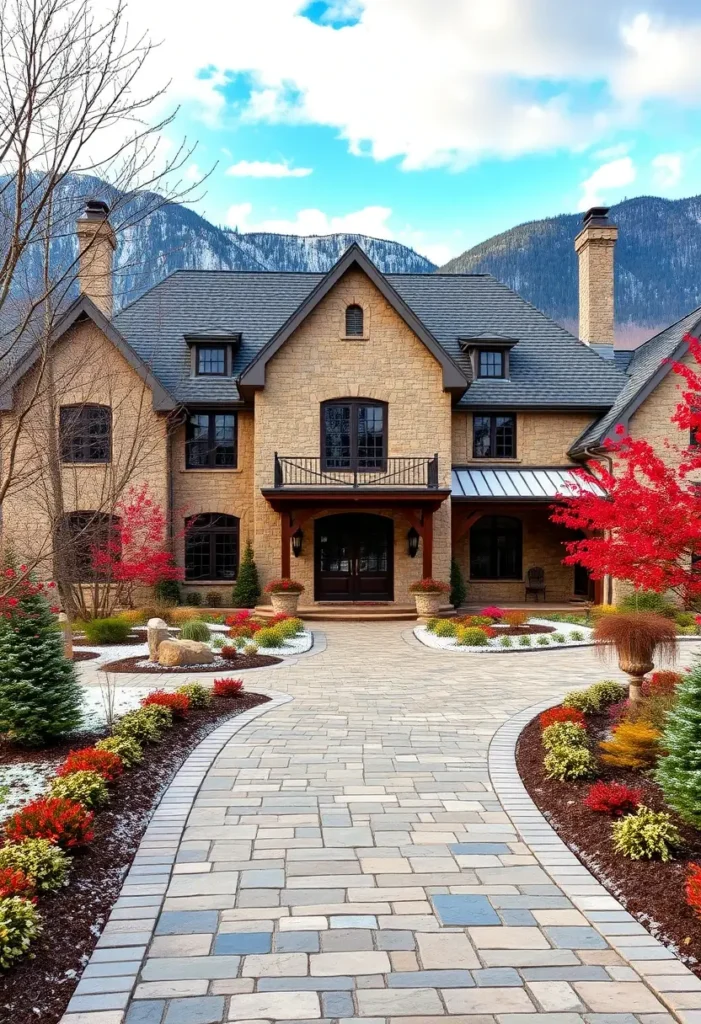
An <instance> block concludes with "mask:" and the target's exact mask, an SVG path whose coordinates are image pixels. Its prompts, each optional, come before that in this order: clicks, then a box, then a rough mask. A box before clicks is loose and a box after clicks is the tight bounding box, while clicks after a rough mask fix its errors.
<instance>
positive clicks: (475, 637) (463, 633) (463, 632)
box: [456, 626, 489, 647]
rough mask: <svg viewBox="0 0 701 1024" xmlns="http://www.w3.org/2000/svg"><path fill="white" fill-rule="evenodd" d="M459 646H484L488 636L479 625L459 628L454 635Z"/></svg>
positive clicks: (487, 641)
mask: <svg viewBox="0 0 701 1024" xmlns="http://www.w3.org/2000/svg"><path fill="white" fill-rule="evenodd" d="M456 639H457V642H458V643H459V644H460V646H461V647H485V646H486V645H487V644H488V643H489V637H488V636H487V634H486V633H485V631H484V630H483V629H480V627H479V626H466V627H465V628H464V629H459V630H458V632H457V636H456Z"/></svg>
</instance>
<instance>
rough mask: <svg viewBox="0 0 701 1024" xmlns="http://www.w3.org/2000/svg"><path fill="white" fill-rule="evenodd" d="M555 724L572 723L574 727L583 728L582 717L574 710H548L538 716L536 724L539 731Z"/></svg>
mask: <svg viewBox="0 0 701 1024" xmlns="http://www.w3.org/2000/svg"><path fill="white" fill-rule="evenodd" d="M556 722H573V723H574V724H575V725H581V727H582V728H584V727H585V719H584V715H583V714H582V712H581V711H577V710H575V708H549V709H548V710H547V711H543V713H542V714H541V715H539V716H538V723H539V725H540V728H541V729H547V728H548V726H549V725H555V723H556Z"/></svg>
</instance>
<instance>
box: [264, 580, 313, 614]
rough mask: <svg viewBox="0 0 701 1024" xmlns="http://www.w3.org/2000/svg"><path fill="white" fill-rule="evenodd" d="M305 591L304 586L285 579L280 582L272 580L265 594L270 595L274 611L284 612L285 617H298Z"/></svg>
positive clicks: (295, 581)
mask: <svg viewBox="0 0 701 1024" xmlns="http://www.w3.org/2000/svg"><path fill="white" fill-rule="evenodd" d="M303 590H304V586H303V585H302V584H301V583H298V582H297V580H291V579H288V578H287V577H284V578H283V579H279V580H271V581H270V583H268V584H267V586H266V588H265V593H266V594H269V595H270V601H271V603H272V606H273V611H275V612H282V613H283V614H284V615H296V614H297V606H298V605H299V598H300V595H301V593H302V591H303Z"/></svg>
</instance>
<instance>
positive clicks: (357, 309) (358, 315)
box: [346, 303, 363, 338]
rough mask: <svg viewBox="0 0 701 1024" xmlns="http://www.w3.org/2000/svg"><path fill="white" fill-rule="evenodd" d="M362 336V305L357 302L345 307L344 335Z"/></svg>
mask: <svg viewBox="0 0 701 1024" xmlns="http://www.w3.org/2000/svg"><path fill="white" fill-rule="evenodd" d="M362 336H363V307H362V306H359V305H358V304H357V303H353V305H352V306H347V307H346V337H347V338H362Z"/></svg>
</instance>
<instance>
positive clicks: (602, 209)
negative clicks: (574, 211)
mask: <svg viewBox="0 0 701 1024" xmlns="http://www.w3.org/2000/svg"><path fill="white" fill-rule="evenodd" d="M609 209H610V207H609V206H592V207H591V208H590V209H589V210H587V212H586V213H585V214H584V216H583V217H582V224H584V226H585V227H586V225H587V224H610V223H611V221H610V220H609V219H608V214H609Z"/></svg>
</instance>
